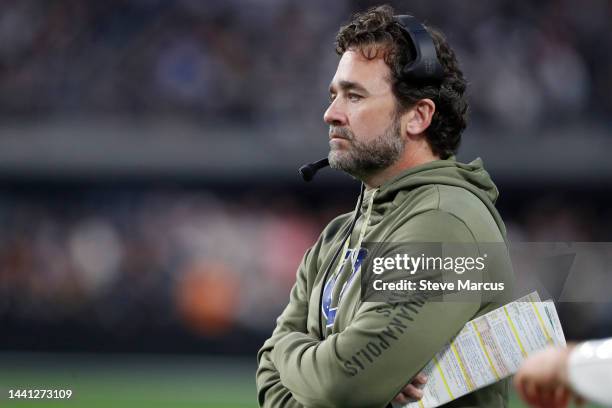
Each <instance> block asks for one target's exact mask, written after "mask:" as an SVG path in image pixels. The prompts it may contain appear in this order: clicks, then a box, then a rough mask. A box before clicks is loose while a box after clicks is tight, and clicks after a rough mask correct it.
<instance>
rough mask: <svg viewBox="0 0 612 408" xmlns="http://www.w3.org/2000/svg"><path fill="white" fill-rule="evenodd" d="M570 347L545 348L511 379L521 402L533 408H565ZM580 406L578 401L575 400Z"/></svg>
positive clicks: (567, 398)
mask: <svg viewBox="0 0 612 408" xmlns="http://www.w3.org/2000/svg"><path fill="white" fill-rule="evenodd" d="M572 348H573V346H570V347H567V348H562V347H548V348H546V349H544V350H542V351H540V352H538V353H536V354H534V355H532V356H530V357H528V358H527V359H526V360H525V361H524V362H523V364H522V365H521V367H520V368H519V371H518V372H517V373H516V375H515V376H514V386H515V387H516V389H517V391H518V393H519V395H520V396H521V398H522V399H523V400H524V401H525V402H526V403H527V404H529V405H530V406H532V407H537V408H558V407H560V408H565V407H567V406H568V405H569V402H570V400H571V399H572V391H571V389H570V387H569V381H568V374H567V360H568V358H569V354H570V351H571V349H572ZM576 402H577V403H580V402H581V399H580V398H576Z"/></svg>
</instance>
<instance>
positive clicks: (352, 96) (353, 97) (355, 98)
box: [347, 92, 363, 102]
mask: <svg viewBox="0 0 612 408" xmlns="http://www.w3.org/2000/svg"><path fill="white" fill-rule="evenodd" d="M347 97H348V100H349V101H351V102H359V101H360V100H361V99H363V96H361V95H358V94H356V93H353V92H351V93H349V94H348V96H347Z"/></svg>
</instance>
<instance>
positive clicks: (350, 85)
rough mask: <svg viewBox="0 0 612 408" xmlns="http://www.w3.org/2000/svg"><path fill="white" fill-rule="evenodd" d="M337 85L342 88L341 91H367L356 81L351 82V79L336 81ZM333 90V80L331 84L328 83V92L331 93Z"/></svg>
mask: <svg viewBox="0 0 612 408" xmlns="http://www.w3.org/2000/svg"><path fill="white" fill-rule="evenodd" d="M338 86H339V87H340V89H342V90H343V91H345V92H346V91H351V90H352V91H359V92H363V93H366V94H367V93H369V92H368V91H367V90H366V89H365V88H364V87H363V85H361V84H359V83H357V82H353V81H340V82H339V83H338ZM333 91H334V84H333V82H332V83H331V84H329V93H333Z"/></svg>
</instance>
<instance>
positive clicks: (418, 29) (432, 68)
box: [299, 14, 444, 340]
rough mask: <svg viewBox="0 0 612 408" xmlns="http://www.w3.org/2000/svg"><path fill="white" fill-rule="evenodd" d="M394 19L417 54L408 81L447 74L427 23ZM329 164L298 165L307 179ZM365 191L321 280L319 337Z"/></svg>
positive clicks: (408, 18) (437, 78) (432, 79)
mask: <svg viewBox="0 0 612 408" xmlns="http://www.w3.org/2000/svg"><path fill="white" fill-rule="evenodd" d="M393 19H394V21H395V22H396V23H397V24H398V25H399V26H400V28H401V29H402V32H403V33H404V36H405V38H406V40H408V43H409V44H410V45H411V49H412V50H411V51H412V54H413V56H414V58H413V59H412V61H410V62H409V63H408V64H406V65H405V66H404V67H403V68H402V72H401V75H402V78H403V79H404V80H405V81H409V82H419V83H423V82H439V81H441V80H442V79H443V77H444V69H443V68H442V65H441V64H440V61H439V60H438V56H437V54H436V47H435V45H434V42H433V38H432V37H431V36H430V35H429V32H427V30H426V29H425V27H424V26H423V25H422V24H421V23H420V22H419V21H418V20H417V19H416V18H414V17H413V16H411V15H407V14H404V15H397V16H394V17H393ZM327 166H329V160H328V159H327V158H324V159H321V160H318V161H316V162H313V163H309V164H305V165H303V166H302V167H300V168H299V173H300V175H301V176H302V178H303V179H304V181H311V180H312V179H313V178H314V176H315V175H316V174H317V172H318V171H319V170H321V169H323V168H325V167H327ZM364 191H365V186H364V184H363V183H362V185H361V191H360V193H359V205H357V208H356V209H355V214H354V216H353V219H352V221H351V223H350V224H349V227H348V229H347V230H346V232H345V234H344V237H343V238H342V241H341V243H340V246H339V247H338V249H337V250H336V252H335V253H334V256H333V257H332V259H331V262H330V263H329V264H328V265H327V268H326V269H325V273H324V274H323V280H322V283H321V292H320V294H319V308H318V313H319V336H320V339H321V340H323V339H324V338H325V333H324V331H323V317H322V314H323V292H324V290H325V282H327V278H328V277H329V273H330V271H331V270H332V268H333V265H334V264H335V263H336V259H337V258H338V255H340V251H341V250H342V248H343V247H344V244H345V242H346V240H347V239H349V238H350V236H351V234H352V232H353V229H354V228H355V224H356V223H357V219H358V218H359V215H360V210H361V203H362V202H363V194H364Z"/></svg>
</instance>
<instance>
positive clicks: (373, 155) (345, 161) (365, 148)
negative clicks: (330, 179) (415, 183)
mask: <svg viewBox="0 0 612 408" xmlns="http://www.w3.org/2000/svg"><path fill="white" fill-rule="evenodd" d="M329 133H330V134H332V133H333V134H337V135H339V136H341V137H344V138H346V140H345V142H346V143H347V144H349V146H348V147H347V148H345V149H341V148H334V147H332V148H331V150H330V151H329V155H328V159H329V165H330V166H331V167H332V168H334V169H338V170H342V171H344V172H346V173H348V174H350V175H351V176H353V177H355V178H357V179H360V180H363V179H365V178H367V177H369V176H372V175H374V174H376V173H378V172H379V171H381V170H383V169H386V168H387V167H389V166H390V165H392V164H394V163H395V162H396V161H397V160H398V159H399V158H400V157H401V155H402V153H404V148H405V141H404V140H403V139H402V136H401V130H400V122H399V120H393V121H392V123H391V124H390V125H389V127H388V128H387V129H385V131H384V132H383V133H382V134H381V135H380V136H378V137H376V138H374V139H372V140H369V141H367V142H365V141H360V140H357V139H356V138H355V135H354V134H353V132H351V131H350V130H349V129H347V128H345V127H332V126H330V128H329Z"/></svg>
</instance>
